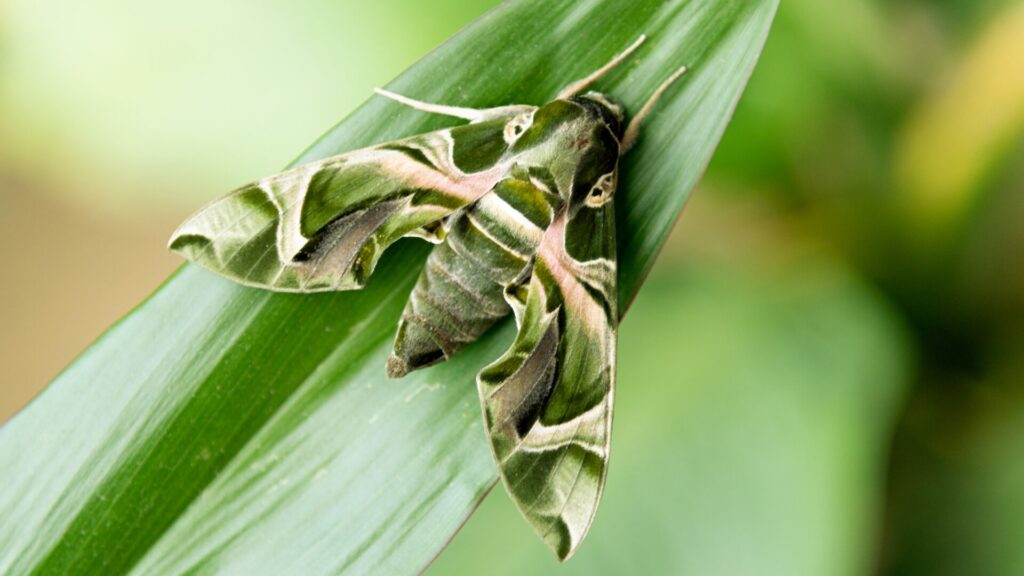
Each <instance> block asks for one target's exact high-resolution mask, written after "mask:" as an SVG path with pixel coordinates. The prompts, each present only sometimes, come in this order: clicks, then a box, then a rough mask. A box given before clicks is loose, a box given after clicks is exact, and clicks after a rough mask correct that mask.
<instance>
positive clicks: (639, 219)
mask: <svg viewBox="0 0 1024 576" xmlns="http://www.w3.org/2000/svg"><path fill="white" fill-rule="evenodd" d="M776 4H777V1H776V0H759V1H740V0H735V1H716V2H713V1H710V0H704V1H699V0H693V1H670V2H664V1H661V0H657V1H655V0H645V1H636V0H618V1H595V0H591V1H578V2H562V3H551V2H547V1H545V0H520V1H516V2H509V3H506V4H503V5H502V6H501V7H499V8H498V9H496V10H494V11H493V12H491V13H490V14H488V15H486V16H485V17H483V18H482V19H480V20H479V21H478V22H477V23H475V24H474V25H472V26H471V27H469V28H468V29H466V30H465V31H463V32H462V33H460V34H459V35H457V36H456V37H455V38H453V39H452V40H451V41H449V42H447V43H446V44H444V45H443V46H441V47H440V48H439V49H438V50H436V51H434V52H433V53H431V54H430V55H429V56H427V57H426V58H425V59H424V60H422V61H421V62H419V63H418V64H417V65H416V66H415V67H414V68H412V69H411V70H409V71H408V72H406V73H405V74H403V75H402V76H401V77H400V78H399V79H398V80H396V81H395V82H394V83H393V84H392V85H391V86H390V88H391V89H393V90H395V91H397V92H400V93H404V94H407V95H409V96H413V97H416V98H420V99H424V100H434V101H439V102H445V103H450V104H455V105H472V106H489V105H496V104H505V103H510V102H526V103H542V102H544V101H546V100H547V99H549V98H550V97H551V96H552V95H553V94H554V93H555V92H556V91H557V90H558V89H559V88H560V87H561V86H562V85H564V84H566V83H567V82H569V81H570V80H573V79H575V78H578V77H580V76H582V75H584V74H585V73H587V72H589V71H590V70H592V69H594V68H595V67H596V66H598V65H599V64H601V63H603V62H604V61H605V60H606V59H607V58H608V57H609V56H610V55H611V54H614V53H616V52H617V51H619V50H621V49H622V48H623V47H624V46H627V45H628V44H629V43H630V42H632V41H633V40H635V39H636V37H638V36H639V35H640V34H641V33H646V34H648V35H649V36H650V38H651V39H650V40H649V41H648V43H647V44H646V45H645V46H644V47H643V48H642V49H641V51H640V52H639V53H638V54H637V56H636V57H635V58H633V59H632V60H631V61H630V63H629V64H628V65H627V66H624V67H623V68H622V69H620V70H617V71H616V72H615V73H613V74H612V75H611V76H610V77H609V78H607V79H606V80H603V81H602V82H601V84H600V86H599V88H600V89H602V90H603V91H605V92H608V93H610V94H612V95H614V96H615V97H617V98H619V99H620V100H621V101H623V102H624V103H625V104H626V106H627V108H628V109H629V110H634V111H635V110H636V107H637V106H638V105H639V103H641V102H642V101H643V100H644V98H645V97H646V96H647V95H648V94H649V93H650V92H651V90H653V89H654V87H655V86H656V85H657V84H658V83H659V82H660V81H661V80H662V79H664V78H665V77H666V76H667V75H668V74H669V73H670V72H671V71H672V70H674V69H675V68H677V67H678V66H679V65H680V64H688V65H690V66H691V67H692V72H691V73H690V74H689V75H688V77H687V78H686V79H685V80H684V81H682V82H681V83H680V84H678V87H676V88H673V90H672V91H671V92H670V93H669V94H668V95H667V96H666V97H665V99H663V100H662V103H660V104H659V107H658V110H657V111H656V112H655V113H654V114H653V115H652V117H651V118H650V121H649V122H648V124H647V125H646V126H645V130H644V134H643V136H642V137H641V140H640V144H639V146H638V147H637V149H636V150H635V151H634V152H632V153H631V155H630V156H629V157H628V158H626V160H625V162H624V165H623V167H622V176H621V180H620V190H619V192H618V196H617V207H618V209H619V211H620V215H619V223H618V225H619V261H620V266H621V268H620V278H619V281H620V292H621V294H622V297H623V300H624V302H628V301H629V300H631V299H632V296H633V295H635V293H636V291H637V290H638V289H639V287H640V284H641V282H642V279H643V277H644V275H645V274H646V272H647V271H648V269H649V268H650V266H651V264H652V263H653V260H654V257H655V255H656V253H657V251H658V249H659V248H660V246H661V244H662V243H663V242H664V239H665V237H666V235H667V234H668V231H669V230H670V228H671V226H672V224H673V222H674V221H675V219H676V217H677V215H678V213H679V211H680V210H681V209H682V206H683V204H684V202H685V201H686V198H687V196H688V194H689V191H690V190H691V189H692V188H693V186H694V184H695V183H696V181H697V179H698V178H699V176H700V174H701V172H702V170H703V168H704V166H705V165H706V164H707V162H708V160H709V158H710V156H711V153H712V151H713V149H714V147H715V145H716V143H717V142H718V140H719V138H720V136H721V134H722V131H723V130H724V128H725V125H726V123H727V121H728V119H729V116H730V114H731V111H732V109H733V107H734V105H735V103H736V101H737V99H738V97H739V95H740V92H741V91H742V88H743V86H744V84H745V82H746V79H747V77H748V75H749V73H750V71H751V69H752V68H753V66H754V63H755V61H756V58H757V55H758V52H759V50H760V48H761V46H762V44H763V42H764V39H765V36H766V34H767V31H768V28H769V25H770V22H771V19H772V16H773V14H774V11H775V8H776ZM368 25H369V23H368ZM334 68H336V69H343V68H344V65H343V64H338V65H336V66H334ZM446 122H448V120H446V119H443V118H436V117H430V116H425V115H423V114H420V113H417V112H415V111H412V110H407V109H403V108H400V107H398V106H397V105H395V104H393V103H390V102H386V101H384V100H383V99H381V98H375V99H372V100H371V101H369V102H368V103H367V104H366V105H364V106H363V107H361V108H359V109H358V110H356V111H355V112H354V113H353V115H352V116H350V117H349V118H348V119H346V120H345V121H344V122H342V123H341V124H340V125H338V126H337V127H335V128H334V129H333V130H331V131H330V132H329V133H328V134H327V135H325V136H324V137H323V138H322V139H321V140H320V141H319V142H318V143H317V144H315V145H314V146H313V147H312V148H310V149H309V150H308V151H307V152H306V153H305V154H303V155H302V156H301V157H300V158H299V159H298V160H297V162H302V161H307V160H312V159H314V158H321V157H325V156H328V155H333V154H336V153H339V152H342V151H345V150H351V149H354V148H357V147H360V146H364V145H369V144H372V143H376V142H380V141H384V140H388V139H393V138H396V137H399V136H403V135H408V134H412V133H416V132H421V131H424V130H428V129H432V128H436V127H438V126H440V125H443V124H445V123H446ZM426 250H427V246H425V245H424V244H422V243H419V242H417V241H403V242H402V243H400V244H399V245H397V246H395V247H394V248H393V249H392V250H391V251H390V252H389V254H388V255H387V256H386V257H385V258H384V260H383V261H382V262H381V265H380V267H379V268H378V271H377V273H376V275H375V277H374V278H373V280H371V282H370V284H369V285H368V287H367V288H366V289H365V290H363V291H361V292H352V293H339V294H325V295H305V296H303V295H283V294H271V293H268V292H264V291H260V290H256V289H251V288H245V287H241V286H238V285H235V284H233V283H231V282H229V281H226V280H223V279H221V278H219V277H217V276H214V275H212V274H210V273H208V272H205V271H203V270H200V269H198V268H196V267H191V266H187V267H185V268H184V269H183V270H182V271H180V272H179V273H178V274H176V275H175V276H174V277H172V278H171V279H170V280H169V281H168V282H167V283H166V284H165V285H164V286H163V287H162V288H161V289H160V290H159V291H157V293H156V294H155V295H154V296H152V297H151V298H150V299H149V300H147V301H146V302H144V303H143V304H142V305H141V306H140V307H139V308H138V309H136V310H135V311H134V312H132V313H131V314H130V315H128V316H127V317H126V318H125V319H123V320H122V321H121V322H120V323H118V324H117V325H116V326H115V327H114V328H112V329H111V330H110V331H109V332H108V333H106V334H105V335H104V336H103V337H102V338H101V339H100V340H98V341H97V342H96V343H95V344H94V345H93V346H92V347H91V348H89V349H88V350H87V351H86V352H85V353H84V354H83V355H82V356H81V357H80V358H79V359H77V360H76V361H75V362H74V363H73V364H72V365H71V366H70V367H69V368H68V369H67V370H66V371H65V372H64V373H63V374H62V375H61V376H60V377H59V378H58V379H57V380H56V381H55V382H54V383H53V384H52V385H51V386H50V387H49V388H48V389H47V390H46V391H45V392H44V393H43V394H42V396H41V397H40V398H38V399H37V400H36V401H35V402H33V403H32V405H31V406H29V408H27V409H26V410H25V411H23V412H22V413H21V414H19V415H18V416H16V417H15V418H14V420H12V421H11V422H10V423H9V424H8V425H7V426H6V427H5V428H4V429H3V431H2V435H0V487H2V489H0V510H2V514H0V572H3V573H5V574H25V573H30V572H31V573H39V574H117V573H125V572H129V571H134V572H135V573H139V574H153V573H160V574H171V573H182V572H186V571H193V572H212V571H217V572H223V573H246V574H248V573H297V574H329V573H340V572H346V573H368V572H374V573H388V574H401V573H412V572H416V571H418V570H420V569H422V568H423V567H424V566H425V565H426V564H427V563H428V562H429V561H430V560H431V559H432V558H433V557H434V555H435V554H437V553H438V552H439V551H440V549H441V548H442V547H443V546H444V544H445V543H446V542H447V540H448V539H449V538H450V537H451V536H452V534H453V533H454V532H455V531H456V530H457V529H458V527H459V526H460V525H461V524H462V522H464V521H465V519H466V517H467V516H468V515H469V514H470V513H471V512H472V510H473V509H474V507H475V506H476V505H477V503H478V502H479V501H480V499H481V498H482V497H483V496H484V494H486V492H487V490H488V489H489V488H490V486H491V485H492V484H493V483H494V480H495V468H494V465H493V463H492V461H491V456H490V452H489V448H488V447H487V443H486V440H485V439H484V437H483V433H482V431H481V423H480V414H479V408H478V404H477V398H476V389H475V385H474V377H475V374H476V372H477V371H478V370H479V369H480V368H481V367H482V366H484V365H485V364H486V363H488V362H489V361H490V360H492V359H493V358H495V357H497V356H498V355H499V354H500V353H501V351H502V350H503V349H504V348H505V347H506V346H507V345H508V343H509V341H510V338H511V332H512V331H511V330H510V328H511V326H510V324H509V323H506V324H505V325H504V327H503V328H502V329H498V330H495V331H494V333H492V334H490V335H489V336H488V337H487V338H485V339H484V340H483V341H481V342H479V343H477V345H475V346H472V347H470V348H469V349H467V350H465V351H464V352H463V353H462V354H460V355H459V356H458V357H457V358H455V359H453V360H452V361H450V362H447V363H445V364H443V365H440V366H438V367H436V368H432V369H429V370H425V371H422V372H419V373H416V374H414V375H411V376H409V377H407V378H405V379H403V380H400V381H388V380H386V379H385V377H384V360H385V358H386V354H387V352H388V349H389V347H390V342H391V338H392V336H393V332H394V328H395V324H396V321H397V319H398V317H399V314H400V312H401V308H402V305H403V303H404V300H405V297H406V295H407V294H408V292H409V290H410V289H411V287H412V282H413V281H414V279H415V277H416V274H417V273H418V269H419V266H420V264H421V263H422V261H423V258H424V257H425V254H426ZM57 329H59V327H57ZM598 522H599V523H600V519H599V520H598ZM522 529H523V530H524V531H526V532H528V531H529V529H528V527H526V526H525V525H524V526H523V527H522ZM536 545H537V546H541V544H540V543H539V542H538V543H536Z"/></svg>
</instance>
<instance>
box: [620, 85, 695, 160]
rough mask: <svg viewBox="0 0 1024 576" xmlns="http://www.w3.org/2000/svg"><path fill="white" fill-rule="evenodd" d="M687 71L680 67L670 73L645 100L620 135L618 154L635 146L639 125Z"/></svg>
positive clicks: (638, 134)
mask: <svg viewBox="0 0 1024 576" xmlns="http://www.w3.org/2000/svg"><path fill="white" fill-rule="evenodd" d="M688 70H689V68H687V67H686V66H682V67H680V68H679V69H678V70H676V71H675V72H673V73H672V75H671V76H669V77H668V78H666V79H665V81H664V82H662V83H661V85H660V86H658V87H657V88H656V89H655V90H654V92H653V93H651V96H650V97H649V98H648V99H647V102H645V103H644V105H643V106H642V107H641V108H640V111H639V112H637V113H636V116H633V119H632V120H630V121H629V126H627V127H626V131H625V132H623V133H622V144H620V145H619V151H620V152H619V153H620V154H625V153H626V152H629V150H630V149H631V148H632V147H633V146H635V145H636V140H637V138H639V137H640V125H641V124H643V122H644V119H645V118H647V116H649V115H650V113H651V110H653V109H654V105H655V104H657V103H658V99H659V98H661V95H662V94H664V93H665V91H666V90H668V88H669V86H671V85H672V83H674V82H675V81H676V80H679V79H680V78H681V77H682V76H683V74H686V72H687V71H688Z"/></svg>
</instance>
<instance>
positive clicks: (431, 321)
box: [388, 178, 557, 377]
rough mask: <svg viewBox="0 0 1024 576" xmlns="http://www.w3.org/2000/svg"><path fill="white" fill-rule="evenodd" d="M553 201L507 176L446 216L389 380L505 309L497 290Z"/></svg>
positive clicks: (519, 263) (517, 270)
mask: <svg viewBox="0 0 1024 576" xmlns="http://www.w3.org/2000/svg"><path fill="white" fill-rule="evenodd" d="M555 201H557V199H555V198H553V197H552V196H551V195H550V194H545V193H543V192H541V191H540V190H538V189H537V187H536V186H535V185H533V184H531V183H530V182H527V181H523V180H520V179H516V178H507V179H505V180H502V181H501V182H499V183H498V184H497V185H496V186H495V188H494V190H492V191H491V192H490V193H488V194H485V195H484V196H483V197H482V198H480V200H478V201H477V202H475V203H474V204H473V205H471V206H469V207H468V208H467V209H466V210H465V211H463V212H461V213H459V214H457V215H455V216H454V217H453V218H452V221H451V223H450V227H449V231H448V234H447V236H446V237H445V241H444V243H442V244H439V245H438V246H437V247H435V248H434V250H433V251H431V253H430V256H429V257H428V258H427V263H426V265H425V266H424V268H423V271H422V272H421V273H420V277H419V280H418V281H417V282H416V287H415V288H414V289H413V291H412V294H411V295H410V296H409V302H408V303H407V304H406V307H405V311H404V312H403V313H402V320H401V322H400V323H399V327H398V335H397V336H396V338H395V346H394V351H393V353H392V357H391V359H389V361H388V374H389V375H391V376H392V377H400V376H402V375H404V374H406V373H407V372H409V371H411V370H415V369H417V368H422V367H425V366H429V365H430V364H434V363H436V362H440V361H442V360H444V359H446V358H449V357H451V356H452V355H453V354H455V353H456V352H458V351H459V350H460V349H462V348H463V347H464V346H466V345H467V344H470V343H471V342H474V341H476V340H477V339H478V338H479V337H480V336H482V335H483V334H484V332H486V331H487V330H488V329H489V328H490V327H491V326H492V325H494V323H495V322H496V321H498V320H499V319H501V318H503V317H505V316H507V315H508V314H509V313H510V312H511V308H509V306H508V304H507V303H506V301H505V289H506V287H507V286H509V285H511V284H513V283H514V282H516V281H517V280H519V276H520V275H521V273H522V271H523V269H524V268H526V267H527V266H529V263H530V261H531V259H532V257H533V254H534V253H535V252H536V250H537V246H538V244H539V243H540V240H541V238H542V237H543V234H544V228H543V227H545V226H547V224H548V222H550V214H552V213H553V211H554V206H552V205H551V204H550V203H551V202H555Z"/></svg>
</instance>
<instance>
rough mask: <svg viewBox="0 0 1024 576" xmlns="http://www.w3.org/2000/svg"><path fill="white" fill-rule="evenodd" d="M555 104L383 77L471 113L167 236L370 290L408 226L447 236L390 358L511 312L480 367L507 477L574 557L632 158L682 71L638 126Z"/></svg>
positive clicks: (259, 272) (594, 488)
mask: <svg viewBox="0 0 1024 576" xmlns="http://www.w3.org/2000/svg"><path fill="white" fill-rule="evenodd" d="M643 41H644V37H640V38H639V39H638V40H637V41H636V42H635V43H634V44H633V45H632V46H630V47H629V48H627V49H626V50H625V51H624V52H622V53H621V54H619V55H617V56H616V57H615V58H613V59H612V60H611V61H610V62H608V64H606V65H605V66H603V67H601V68H600V69H598V70H597V71H595V72H593V73H592V74H590V75H589V76H587V77H585V78H583V79H581V80H578V81H576V82H574V83H572V84H570V85H569V86H567V87H566V88H565V89H564V90H562V91H561V92H560V93H559V94H558V95H557V97H556V98H555V99H554V100H552V101H551V102H549V103H548V104H545V105H543V106H530V105H512V106H502V107H499V108H488V109H473V108H458V107H452V106H444V105H439V104H430V103H425V102H420V101H416V100H412V99H410V98H407V97H405V96H400V95H398V94H394V93H391V92H388V91H384V90H378V92H379V93H380V94H381V95H384V96H387V97H389V98H391V99H393V100H396V101H398V102H399V103H401V104H405V105H408V106H411V107H413V108H416V109H419V110H423V111H426V112H431V113H438V114H445V115H449V116H455V117H458V118H462V119H465V120H468V121H469V122H468V123H467V124H464V125H461V126H457V127H454V128H450V129H445V130H438V131H435V132H428V133H426V134H419V135H416V136H410V137H408V138H404V139H401V140H396V141H393V142H386V143H383V144H379V145H377V146H372V147H370V148H365V149H362V150H356V151H354V152H348V153H345V154H340V155H338V156H333V157H331V158H326V159H324V160H320V161H317V162H312V163H309V164H305V165H303V166H299V167H297V168H294V169H291V170H288V171H286V172H282V173H280V174H275V175H273V176H268V177H266V178H263V179H261V180H259V181H257V182H254V183H252V184H248V185H246V186H243V187H241V188H239V189H238V190H236V191H234V192H232V193H231V194H228V195H227V196H225V197H224V198H221V199H220V200H217V201H215V202H214V203H212V204H210V205H208V206H207V207H205V208H203V209H202V210H200V211H199V212H197V213H196V214H195V215H193V216H192V217H191V218H189V219H188V220H187V221H186V222H185V223H184V224H182V225H181V227H180V228H178V230H177V231H176V232H175V233H174V235H173V237H172V238H171V242H170V247H171V249H172V250H174V251H176V252H178V253H180V254H181V255H183V256H184V257H186V258H188V259H189V260H192V261H194V262H196V263H198V264H201V265H202V266H205V267H207V268H209V269H211V270H213V271H215V272H217V273H220V274H222V275H224V276H227V277H229V278H231V279H233V280H236V281H238V282H241V283H243V284H247V285H251V286H257V287H261V288H266V289H269V290H277V291H292V292H317V291H327V290H351V289H358V288H362V287H363V286H364V285H365V284H366V282H367V280H368V279H369V277H370V276H371V274H372V273H373V270H374V267H375V266H376V263H377V260H378V259H379V257H380V256H381V254H382V253H383V251H384V250H386V249H387V247H388V246H390V245H391V244H392V243H393V242H395V241H396V240H398V239H399V238H401V237H403V236H418V237H421V238H425V239H427V240H429V241H431V242H434V243H435V244H436V246H435V247H434V249H433V250H432V251H431V253H430V255H429V257H428V258H427V262H426V264H425V266H424V268H423V270H422V272H421V273H420V276H419V280H418V281H417V283H416V286H415V288H414V289H413V292H412V294H411V295H410V297H409V300H408V302H407V304H406V307H405V310H404V311H403V313H402V317H401V320H400V321H399V325H398V333H397V336H396V338H395V343H394V348H393V351H392V354H391V357H390V358H389V359H388V363H387V372H388V374H389V375H390V376H392V377H400V376H403V375H405V374H406V373H408V372H409V371H411V370H415V369H418V368H422V367H425V366H429V365H431V364H434V363H437V362H440V361H443V360H445V359H447V358H450V357H451V356H452V355H453V354H455V353H457V352H458V351H459V350H460V349H461V348H462V347H464V346H466V345H467V344H469V343H471V342H473V341H475V340H476V339H477V338H479V337H480V336H481V335H482V334H483V333H484V332H485V331H486V330H488V329H489V328H490V327H491V326H492V325H494V323H495V322H497V321H498V320H500V319H502V318H503V317H505V316H507V315H508V313H509V312H510V311H512V312H514V313H515V318H516V324H517V326H518V333H517V335H516V338H515V341H514V342H513V344H512V346H511V348H510V349H509V350H508V351H507V352H506V353H505V354H504V355H503V356H502V357H501V358H499V359H497V360H496V361H495V362H494V363H493V364H491V365H490V366H487V367H486V368H484V369H483V370H482V371H481V372H480V374H479V376H478V378H477V383H478V388H479V392H480V399H481V406H482V409H483V413H484V425H485V429H486V431H487V434H488V437H489V439H490V443H491V445H492V448H493V451H494V455H495V458H496V461H497V464H498V469H499V472H500V474H501V478H502V480H503V482H504V484H505V487H506V489H507V490H508V492H509V494H510V495H511V496H512V499H513V500H514V501H515V503H516V505H517V506H518V507H519V509H520V511H521V512H522V514H523V516H524V517H525V518H526V520H527V521H528V522H529V523H530V525H531V526H532V527H533V529H534V530H535V531H536V532H537V534H538V535H539V536H540V537H541V538H542V539H543V540H544V541H545V542H546V543H547V544H548V546H549V547H551V549H552V550H553V551H554V552H555V554H557V555H558V557H559V558H560V559H565V558H568V557H569V556H570V555H571V554H572V553H573V552H574V551H575V550H576V548H577V546H578V545H579V544H580V542H581V541H582V540H583V538H584V536H585V535H586V533H587V531H588V530H589V528H590V525H591V522H592V521H593V518H594V513H595V512H596V510H597V505H598V502H599V500H600V498H601V492H602V489H603V487H604V480H605V474H606V471H607V462H608V448H609V439H610V434H611V415H612V394H613V387H614V386H613V384H614V377H615V333H616V328H617V325H618V312H617V310H616V301H617V295H616V282H615V276H616V265H615V262H616V254H615V212H614V202H613V197H614V193H615V187H616V184H617V181H618V160H619V157H620V156H621V155H622V154H623V153H624V152H625V151H626V150H628V149H629V148H630V147H632V146H633V144H634V143H635V142H636V139H637V136H638V134H639V126H640V123H641V121H642V119H643V118H644V117H645V116H646V115H647V114H648V113H649V112H650V110H651V108H652V106H653V104H654V102H655V101H656V100H657V98H658V97H659V96H660V95H661V94H662V92H664V90H665V89H666V88H667V87H668V86H669V85H670V84H671V83H672V82H673V81H675V80H676V79H677V78H678V77H679V76H681V75H682V74H683V72H684V71H685V67H684V68H680V69H679V70H678V71H677V72H676V73H675V74H673V75H672V76H670V77H669V78H668V79H667V80H666V81H665V82H664V83H662V85H661V86H660V87H659V88H658V89H657V90H655V92H654V93H653V94H652V96H651V97H650V99H649V100H648V102H647V103H646V104H645V105H644V106H643V107H642V108H641V109H640V111H639V112H638V113H637V114H636V115H635V117H634V118H633V120H632V121H631V122H630V123H629V125H628V126H624V125H623V116H624V114H623V109H622V107H621V106H620V105H619V104H617V103H615V102H614V101H613V100H611V99H610V98H608V97H607V96H604V95H602V94H600V93H597V92H586V93H584V90H586V89H587V88H588V87H589V86H590V85H591V84H592V83H593V82H595V81H596V80H598V79H599V78H600V77H601V76H603V75H604V74H605V73H607V72H608V71H609V70H611V69H612V68H614V67H615V66H616V65H618V64H619V63H621V62H622V61H623V60H625V59H626V58H627V57H628V56H629V55H630V54H631V53H633V51H635V50H636V49H637V48H639V46H640V44H641V43H642V42H643Z"/></svg>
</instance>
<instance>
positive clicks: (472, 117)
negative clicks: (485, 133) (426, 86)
mask: <svg viewBox="0 0 1024 576" xmlns="http://www.w3.org/2000/svg"><path fill="white" fill-rule="evenodd" d="M373 91H374V92H376V93H377V94H380V95H381V96H383V97H385V98H390V99H392V100H394V101H395V102H398V103H399V104H404V105H405V106H408V107H410V108H414V109H416V110H421V111H423V112H429V113H430V114H442V115H444V116H453V117H455V118H462V119H463V120H469V121H470V122H478V121H480V120H483V119H484V117H485V115H484V111H483V110H477V109H476V108H462V107H460V106H446V105H444V104H433V103H430V102H423V101H422V100H415V99H413V98H409V97H408V96H402V95H401V94H395V93H394V92H392V91H390V90H385V89H383V88H374V89H373Z"/></svg>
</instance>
